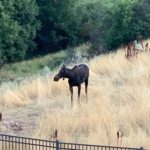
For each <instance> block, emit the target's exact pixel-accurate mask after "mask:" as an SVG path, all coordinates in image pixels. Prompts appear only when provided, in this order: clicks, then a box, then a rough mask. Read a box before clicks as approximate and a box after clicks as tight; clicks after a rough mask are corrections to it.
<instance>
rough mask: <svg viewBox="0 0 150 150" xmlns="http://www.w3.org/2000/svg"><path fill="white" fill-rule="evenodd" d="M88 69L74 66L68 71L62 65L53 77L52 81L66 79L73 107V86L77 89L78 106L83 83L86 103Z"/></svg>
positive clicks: (82, 65)
mask: <svg viewBox="0 0 150 150" xmlns="http://www.w3.org/2000/svg"><path fill="white" fill-rule="evenodd" d="M88 77H89V68H88V66H86V65H84V64H81V65H79V66H74V67H73V68H72V69H68V68H66V67H65V65H63V67H62V68H61V69H60V71H59V73H58V74H57V75H55V77H54V81H58V80H59V79H60V78H63V79H64V78H68V79H69V80H68V83H69V89H70V92H71V106H73V86H77V87H78V101H79V104H80V92H81V84H82V83H84V82H85V93H86V101H87V87H88Z"/></svg>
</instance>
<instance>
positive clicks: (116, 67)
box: [0, 49, 150, 148]
mask: <svg viewBox="0 0 150 150" xmlns="http://www.w3.org/2000/svg"><path fill="white" fill-rule="evenodd" d="M149 58H150V53H142V54H140V55H139V57H138V59H132V60H131V61H129V60H127V59H125V57H124V52H123V50H122V49H120V50H118V51H117V52H116V53H111V54H108V55H103V56H98V57H95V58H94V59H93V60H91V61H90V62H89V64H88V65H89V68H90V81H89V102H88V104H86V103H85V93H84V88H83V87H84V86H83V87H82V93H81V107H79V106H78V103H77V89H76V88H75V92H74V107H73V108H72V109H71V108H70V93H69V90H68V84H67V80H65V81H62V80H61V81H59V82H58V83H55V82H53V76H54V74H55V73H56V72H53V73H52V74H51V75H50V76H49V77H37V78H36V79H33V80H31V81H25V82H23V83H22V84H21V85H20V86H19V87H16V88H15V89H12V88H7V90H6V89H5V90H3V91H2V90H1V95H0V104H1V106H2V107H3V106H7V107H8V108H9V107H10V106H12V107H15V106H25V105H28V104H30V103H32V102H33V101H34V102H37V103H38V104H40V105H43V106H44V107H45V109H46V110H45V111H43V112H42V117H39V118H38V122H37V129H36V131H35V132H34V133H33V136H34V137H40V138H46V139H49V138H50V134H51V133H52V132H53V131H54V130H55V129H58V136H59V139H60V140H62V141H69V142H78V143H90V144H104V145H116V132H117V130H121V131H122V132H123V139H122V144H121V146H130V147H133V146H135V147H140V146H144V148H150V142H149V141H150V101H149V100H150V88H149V87H150V67H149V66H150V61H149ZM1 89H2V88H1ZM22 109H23V108H22ZM32 111H33V112H34V111H35V110H34V108H33V110H32ZM33 112H32V113H33Z"/></svg>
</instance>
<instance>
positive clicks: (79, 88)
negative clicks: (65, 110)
mask: <svg viewBox="0 0 150 150" xmlns="http://www.w3.org/2000/svg"><path fill="white" fill-rule="evenodd" d="M80 93H81V85H79V86H78V102H79V105H80Z"/></svg>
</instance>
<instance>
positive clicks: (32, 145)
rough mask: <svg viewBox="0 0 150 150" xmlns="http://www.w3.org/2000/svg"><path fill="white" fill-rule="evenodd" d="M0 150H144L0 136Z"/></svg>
mask: <svg viewBox="0 0 150 150" xmlns="http://www.w3.org/2000/svg"><path fill="white" fill-rule="evenodd" d="M0 150H144V149H143V148H142V147H141V148H129V147H113V146H102V145H87V144H76V143H65V142H60V141H58V140H56V141H48V140H41V139H34V138H26V137H18V136H11V135H4V134H0Z"/></svg>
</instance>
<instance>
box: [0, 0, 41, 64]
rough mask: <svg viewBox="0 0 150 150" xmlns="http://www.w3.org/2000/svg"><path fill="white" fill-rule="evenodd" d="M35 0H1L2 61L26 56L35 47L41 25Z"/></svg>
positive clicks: (0, 48)
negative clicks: (35, 39)
mask: <svg viewBox="0 0 150 150" xmlns="http://www.w3.org/2000/svg"><path fill="white" fill-rule="evenodd" d="M37 15H38V6H37V4H36V1H35V0H1V1H0V63H1V64H3V63H6V62H14V61H18V60H22V59H24V58H25V56H26V53H27V51H29V50H32V49H34V48H35V43H34V38H35V36H36V31H37V29H38V27H39V21H38V20H37V19H36V16H37Z"/></svg>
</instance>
